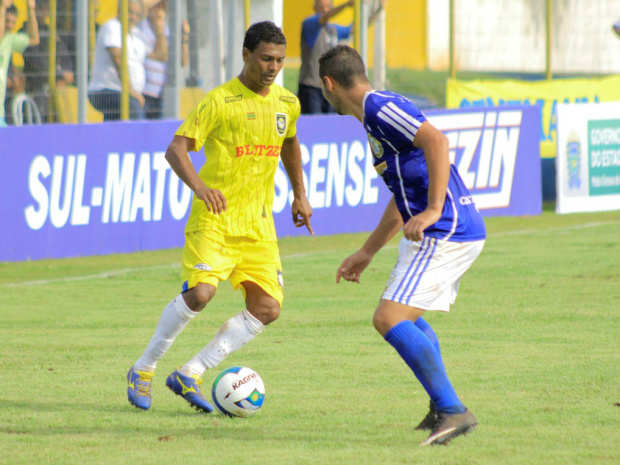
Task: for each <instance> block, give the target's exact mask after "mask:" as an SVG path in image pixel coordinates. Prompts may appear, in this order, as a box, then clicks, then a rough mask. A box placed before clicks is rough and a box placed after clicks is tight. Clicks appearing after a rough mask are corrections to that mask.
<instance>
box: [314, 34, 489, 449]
mask: <svg viewBox="0 0 620 465" xmlns="http://www.w3.org/2000/svg"><path fill="white" fill-rule="evenodd" d="M319 75H320V77H321V85H322V88H323V94H324V95H325V98H327V100H328V101H329V102H330V103H331V104H332V105H333V107H334V108H335V109H336V111H337V112H338V113H339V114H341V115H352V116H354V117H355V118H357V119H358V120H359V121H360V122H361V123H362V124H363V125H364V129H366V131H367V133H368V139H369V141H370V147H371V149H372V152H373V155H374V166H375V169H376V170H377V173H379V175H380V176H381V177H382V178H383V180H384V181H385V183H386V184H387V186H388V187H389V189H390V190H391V192H392V194H393V197H392V199H391V200H390V201H389V203H388V205H387V207H386V209H385V212H384V213H383V216H382V217H381V220H380V221H379V224H378V226H377V227H376V229H375V230H374V231H373V232H372V233H371V234H370V236H369V237H368V239H367V240H366V242H365V244H364V245H363V246H362V248H361V249H360V250H358V251H357V252H355V253H354V254H353V255H351V256H350V257H348V258H346V259H345V260H344V261H343V262H342V264H341V265H340V267H339V268H338V272H337V276H336V281H337V282H340V279H341V278H342V279H344V280H346V281H353V282H357V283H359V282H360V276H361V274H362V273H363V271H364V270H365V269H366V267H368V265H369V264H370V261H371V260H372V258H373V256H374V255H375V254H376V253H377V252H378V251H379V249H381V247H383V246H384V245H385V244H386V243H387V242H388V241H389V240H390V239H391V238H392V237H393V236H394V235H395V234H396V233H398V231H400V230H401V229H403V232H404V238H403V239H402V241H401V242H400V246H399V256H398V261H397V263H396V265H395V267H394V270H393V271H392V274H391V276H390V278H389V281H388V284H387V287H386V290H385V292H384V293H383V295H382V297H381V301H380V303H379V306H378V307H377V309H376V311H375V314H374V317H373V324H374V326H375V328H376V330H377V331H378V332H379V333H380V334H381V335H382V336H383V337H384V338H385V340H386V341H387V342H388V343H389V344H391V345H392V346H393V347H394V348H395V349H396V351H397V352H398V354H399V355H400V356H401V357H402V358H403V360H404V361H405V362H406V363H407V365H408V366H409V367H410V368H411V370H412V371H413V373H414V374H415V376H416V377H417V379H418V380H419V381H420V383H421V384H422V385H423V386H424V389H425V390H426V392H427V393H428V395H429V396H430V399H431V401H430V411H429V413H428V414H427V415H426V417H425V418H424V419H423V420H422V422H421V423H420V424H419V425H418V426H417V428H416V429H418V430H429V431H430V436H429V437H428V438H427V439H426V440H425V441H424V442H422V444H423V445H434V444H447V443H448V442H449V441H450V440H452V439H453V438H455V437H457V436H460V435H461V434H465V433H468V432H470V431H472V430H473V429H474V428H475V427H476V425H477V424H478V422H477V420H476V417H475V416H474V414H473V413H472V412H471V411H470V410H469V409H468V408H466V407H465V406H464V405H463V403H462V402H461V400H460V399H459V397H458V396H457V394H456V392H455V390H454V388H453V387H452V384H451V383H450V380H449V379H448V376H447V374H446V369H445V367H444V364H443V362H442V358H441V352H440V349H439V343H438V340H437V336H436V335H435V332H434V331H433V329H432V328H431V326H430V325H429V324H428V323H427V322H426V321H424V320H423V319H422V315H423V314H424V312H426V311H442V312H448V311H449V309H450V305H451V304H452V303H453V302H454V299H455V298H456V294H457V291H458V286H459V282H460V280H461V277H462V276H463V274H464V273H465V271H467V269H468V268H469V267H470V266H471V265H472V264H473V262H474V260H475V259H476V258H477V257H478V255H480V252H481V251H482V247H483V245H484V240H485V238H486V232H485V227H484V222H483V220H482V217H481V216H480V213H479V212H478V210H477V209H476V206H475V205H474V202H473V200H472V196H471V194H470V193H469V192H468V190H467V188H466V187H465V185H464V183H463V181H462V179H461V177H460V176H459V174H458V171H457V170H456V168H455V167H454V165H452V164H451V163H450V158H449V153H448V140H447V138H446V137H445V136H444V135H443V134H442V133H441V132H440V131H439V130H438V129H436V128H435V127H434V126H432V125H431V124H430V123H429V122H428V121H427V120H426V117H425V116H424V114H423V113H422V112H421V111H420V110H419V109H418V108H417V107H416V106H415V105H414V104H413V103H412V102H410V101H409V100H407V99H406V98H404V97H402V96H400V95H398V94H395V93H392V92H377V91H375V90H373V88H372V86H371V85H370V82H369V81H368V78H367V77H366V70H365V67H364V63H363V61H362V59H361V57H360V56H359V54H358V53H357V52H356V51H355V50H353V49H352V48H350V47H348V46H344V45H341V46H337V47H335V48H333V49H331V50H329V51H327V52H326V53H324V54H323V55H322V56H321V58H320V60H319Z"/></svg>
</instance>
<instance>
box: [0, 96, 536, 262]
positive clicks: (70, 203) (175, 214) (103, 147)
mask: <svg viewBox="0 0 620 465" xmlns="http://www.w3.org/2000/svg"><path fill="white" fill-rule="evenodd" d="M427 116H428V117H429V120H430V121H431V122H432V123H433V124H435V125H436V126H437V127H439V128H440V129H441V130H442V131H444V133H446V135H447V136H448V139H449V141H450V156H451V158H452V160H453V163H455V164H456V166H457V167H458V169H459V171H460V173H461V175H462V177H463V179H464V180H465V182H466V184H467V186H468V188H470V190H471V191H472V194H473V196H474V199H475V201H476V204H477V205H478V207H479V208H480V210H481V211H482V212H483V214H485V215H533V214H539V213H540V211H541V188H540V159H539V152H538V138H537V136H538V132H537V131H538V127H539V125H540V121H539V118H540V116H539V114H538V112H536V110H535V109H534V108H531V107H517V108H515V107H511V108H510V109H506V108H503V109H502V108H485V109H477V110H452V111H435V112H428V114H427ZM178 125H179V122H178V121H161V122H118V123H106V124H97V125H43V126H26V127H9V128H3V129H2V130H1V131H0V137H1V138H2V142H1V144H0V218H2V227H1V228H0V261H19V260H29V259H42V258H61V257H72V256H82V255H101V254H109V253H123V252H135V251H139V250H155V249H162V248H172V247H180V246H182V245H183V229H184V226H185V221H186V220H187V215H188V213H189V207H190V203H191V198H192V193H191V191H190V190H189V189H188V188H187V187H186V186H185V185H184V184H183V183H182V182H180V180H179V179H178V178H177V176H176V175H175V174H174V173H173V172H172V170H171V168H170V166H169V165H168V163H167V162H166V160H165V158H164V153H165V150H166V147H167V146H168V144H169V143H170V141H171V140H172V136H173V134H174V132H175V131H176V129H177V127H178ZM298 137H299V140H300V142H301V148H302V161H303V167H304V181H305V183H306V188H307V192H308V198H309V200H310V203H311V205H312V207H313V209H314V215H313V217H312V225H313V227H314V231H315V233H316V234H321V235H325V234H337V233H347V232H360V231H370V230H372V229H373V228H374V227H375V225H376V224H377V222H378V221H379V218H380V216H381V214H382V212H383V209H384V207H385V205H386V204H387V202H388V200H389V198H390V196H391V194H390V193H389V191H388V189H387V188H386V187H385V186H384V185H383V182H382V180H381V179H380V178H379V177H378V176H377V174H376V172H375V170H374V168H373V165H372V152H371V151H370V148H369V146H368V142H367V138H366V134H365V131H364V130H363V128H362V126H361V125H360V124H359V123H358V122H357V121H356V120H354V119H353V118H352V117H339V116H335V115H334V116H308V117H302V118H300V120H299V122H298ZM190 155H191V158H192V162H193V163H194V165H195V166H196V168H197V169H198V168H199V167H200V166H202V164H203V163H204V153H202V152H201V153H192V154H190ZM275 184H276V192H275V200H274V206H273V211H274V218H275V222H276V229H277V231H278V235H279V236H280V237H283V236H291V235H300V234H308V233H307V231H306V229H305V228H301V229H299V228H295V227H294V225H293V223H292V218H291V214H290V202H291V200H292V198H291V197H292V193H291V190H290V185H289V183H288V179H287V177H286V174H285V171H284V168H283V167H282V166H281V165H280V168H279V169H278V171H277V174H276V178H275Z"/></svg>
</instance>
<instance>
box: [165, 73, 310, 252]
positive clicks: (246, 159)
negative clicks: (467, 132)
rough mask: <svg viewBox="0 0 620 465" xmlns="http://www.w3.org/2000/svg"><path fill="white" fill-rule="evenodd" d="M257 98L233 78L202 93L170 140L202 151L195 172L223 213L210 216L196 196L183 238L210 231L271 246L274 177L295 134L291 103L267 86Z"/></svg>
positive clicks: (285, 94)
mask: <svg viewBox="0 0 620 465" xmlns="http://www.w3.org/2000/svg"><path fill="white" fill-rule="evenodd" d="M269 89H270V92H269V95H267V96H266V97H262V96H260V95H258V94H255V93H254V92H252V91H251V90H250V89H248V88H247V87H245V86H244V85H243V84H242V83H241V81H239V79H238V78H234V79H232V80H230V81H228V82H227V83H225V84H222V85H221V86H219V87H216V88H215V89H213V90H212V91H210V92H208V93H207V94H206V95H205V96H204V97H203V98H202V100H201V101H200V102H199V103H198V105H197V106H196V107H195V108H194V109H193V110H192V111H191V113H190V114H189V116H188V117H187V119H186V120H185V121H184V122H183V124H181V126H180V127H179V129H178V130H177V132H176V135H178V136H183V137H187V138H189V139H193V140H194V147H193V148H192V150H193V151H196V152H197V151H199V150H200V147H204V152H205V156H206V162H205V164H204V165H203V167H202V168H201V169H200V171H199V172H198V175H199V176H200V178H201V179H202V180H203V181H204V183H205V184H206V185H207V186H208V187H210V188H212V189H218V190H220V191H221V192H222V193H223V194H224V197H225V198H226V204H227V210H226V211H225V212H222V213H221V214H219V215H217V214H213V213H211V212H209V211H208V210H207V207H206V205H205V203H204V202H203V201H202V200H198V199H197V198H196V196H194V199H193V201H192V209H191V212H190V216H189V219H188V221H187V226H186V227H185V231H186V232H193V231H198V230H214V231H217V232H219V233H221V234H223V235H226V236H243V237H248V238H250V239H257V240H265V241H275V240H276V231H275V227H274V224H273V213H272V205H273V197H274V194H275V187H274V176H275V173H276V168H277V167H278V161H279V159H280V156H279V155H280V150H281V148H282V142H283V141H284V139H285V138H290V137H293V136H295V134H296V133H297V126H296V124H297V118H299V113H300V106H299V100H298V99H297V97H296V96H295V95H294V94H292V93H291V92H289V91H287V90H286V89H284V88H282V87H280V86H278V85H276V84H273V85H271V87H270V88H269Z"/></svg>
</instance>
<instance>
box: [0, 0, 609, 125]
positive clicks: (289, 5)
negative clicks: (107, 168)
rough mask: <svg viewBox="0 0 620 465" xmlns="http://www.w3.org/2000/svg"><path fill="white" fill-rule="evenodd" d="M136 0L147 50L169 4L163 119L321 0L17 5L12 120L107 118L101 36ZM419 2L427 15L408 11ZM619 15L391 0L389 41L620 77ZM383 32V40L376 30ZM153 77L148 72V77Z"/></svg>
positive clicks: (463, 58) (537, 4)
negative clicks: (250, 47)
mask: <svg viewBox="0 0 620 465" xmlns="http://www.w3.org/2000/svg"><path fill="white" fill-rule="evenodd" d="M5 1H6V0H5ZM135 1H139V2H141V3H142V4H144V5H146V8H145V9H144V10H143V12H142V13H143V16H142V18H140V20H141V23H140V26H139V27H140V28H141V29H142V30H143V32H142V35H143V37H146V42H148V41H149V40H150V43H151V44H150V47H151V48H150V49H149V48H148V47H147V49H148V50H152V47H154V46H155V43H156V41H155V42H154V40H155V39H154V37H155V36H154V33H153V23H152V21H151V19H149V18H150V16H149V15H148V11H149V8H150V7H155V8H161V10H162V13H163V16H164V17H165V21H164V23H165V28H164V30H165V32H164V34H165V38H166V43H167V52H166V54H164V55H163V58H162V57H160V58H162V60H160V62H161V63H165V69H164V70H163V71H162V69H161V67H159V71H158V72H159V74H158V75H157V76H156V79H159V80H160V81H161V82H160V84H161V83H162V82H163V87H160V88H158V89H160V90H159V91H157V90H156V91H155V93H157V92H159V95H157V96H156V99H159V101H158V102H157V103H159V104H161V112H160V113H156V114H155V116H156V117H158V118H181V117H184V115H186V114H187V113H188V111H189V109H190V108H191V107H192V106H193V105H194V103H195V102H196V101H197V99H198V98H199V97H200V96H201V95H202V94H203V93H204V92H205V91H206V90H208V89H210V88H212V87H214V86H216V85H218V84H220V83H221V82H224V81H225V80H227V79H230V78H231V77H233V76H234V75H236V74H237V73H238V72H239V71H240V70H241V68H242V66H243V62H242V58H241V49H242V40H243V34H244V31H245V29H246V27H247V26H248V25H249V24H250V23H253V22H256V21H260V20H265V19H269V20H272V21H274V22H275V23H276V24H283V15H286V14H287V12H289V14H290V12H291V11H292V9H295V8H299V7H300V4H301V2H302V1H303V2H304V5H305V7H308V5H311V4H312V2H313V0H162V1H159V0H36V2H35V8H34V11H31V12H29V11H28V6H27V5H28V0H13V4H14V5H15V7H16V8H17V14H16V16H17V18H16V19H17V20H16V22H15V25H14V27H13V32H17V31H20V30H21V31H22V33H24V34H28V28H29V27H28V24H31V23H32V22H33V20H36V22H37V23H38V32H39V34H38V35H39V43H38V45H33V46H30V47H28V48H27V49H26V50H25V51H24V52H23V53H22V54H13V58H12V60H11V66H10V68H9V71H8V81H7V95H6V99H5V102H3V103H4V105H5V115H6V121H7V123H9V124H28V123H39V122H41V123H51V122H58V123H78V122H99V121H102V120H103V114H102V112H101V111H98V110H97V109H95V108H94V106H93V104H92V99H89V97H88V94H89V86H91V90H92V84H93V75H94V74H97V73H95V71H96V64H95V61H96V59H97V54H98V53H100V52H99V51H98V50H97V41H98V40H99V39H100V35H101V34H102V32H101V31H102V29H105V25H106V23H108V22H109V21H111V20H114V19H115V18H116V19H117V20H119V21H120V22H121V24H123V25H124V27H125V28H127V29H125V30H128V25H129V21H130V20H131V18H130V17H128V16H129V15H128V16H125V15H123V14H122V11H130V10H131V5H132V3H133V2H135ZM342 1H344V0H342ZM342 1H338V0H335V2H334V3H335V4H336V5H338V4H339V3H342ZM374 3H376V0H357V2H356V6H355V9H354V10H355V12H357V13H358V14H360V17H363V14H364V13H363V12H364V11H367V9H368V8H370V7H371V5H372V4H374ZM412 5H416V6H417V7H419V9H420V10H422V11H421V12H420V11H417V10H416V11H415V12H414V11H411V9H412ZM360 6H361V7H362V9H361V10H360ZM364 8H366V10H364ZM119 11H121V13H120V14H119ZM360 12H361V13H360ZM413 14H417V15H420V14H423V15H426V18H427V19H426V26H425V31H424V35H425V37H426V40H425V41H422V42H424V43H422V42H421V43H422V45H420V44H417V43H403V42H402V39H400V37H403V35H402V34H401V32H402V31H400V29H402V28H405V27H406V24H407V23H406V22H405V23H403V21H402V18H404V17H406V16H407V15H413ZM549 15H551V16H549ZM614 15H615V16H614ZM618 19H620V8H618V1H617V0H432V1H431V0H426V1H424V0H416V1H415V2H412V1H411V0H389V1H388V5H387V10H386V14H385V25H384V28H383V29H384V31H385V32H382V34H384V36H385V42H384V45H382V46H381V47H384V48H383V50H385V47H387V49H388V50H389V49H390V48H393V47H397V48H399V49H401V48H402V49H411V48H412V47H417V46H422V47H425V48H426V52H425V56H426V59H425V60H424V61H425V67H426V68H428V69H430V70H447V69H449V68H451V69H452V70H453V71H454V72H456V71H482V72H486V71H498V72H502V71H503V72H520V73H544V72H545V71H547V74H548V75H550V74H552V73H591V74H597V73H598V74H601V73H615V72H620V37H618V36H615V35H614V34H613V32H612V28H611V26H612V24H613V22H615V21H617V20H618ZM149 29H150V33H149V32H148V31H149ZM355 30H356V31H358V36H359V35H362V34H364V29H363V28H358V27H356V28H355ZM144 31H146V32H144ZM360 31H362V32H361V33H360ZM285 32H286V34H287V36H288V38H289V41H291V42H292V41H297V40H299V39H298V38H299V30H298V29H292V28H291V27H288V29H287V30H286V31H285ZM149 34H150V35H149ZM120 35H121V36H122V37H126V35H124V34H122V33H120ZM374 36H375V37H374V40H377V39H378V37H377V36H378V34H377V29H376V28H375V34H374ZM450 38H452V40H450ZM360 39H364V37H361V38H360ZM379 39H380V37H379ZM123 43H124V44H125V46H122V45H121V47H120V48H121V51H122V53H123V56H122V59H121V65H123V64H125V63H127V62H128V59H127V58H126V57H125V54H127V55H128V56H130V57H131V43H128V42H127V39H125V41H124V42H123ZM354 43H355V44H356V45H357V46H358V47H362V48H363V47H367V48H370V49H373V50H374V56H375V60H374V61H377V60H376V56H377V55H380V56H382V55H385V53H383V54H382V53H381V50H382V49H381V47H379V48H377V47H374V48H373V45H372V44H368V43H366V42H364V40H357V39H356V40H355V41H354ZM289 57H290V58H296V57H292V56H290V55H289ZM383 58H385V57H384V56H383ZM450 58H451V59H450ZM1 59H2V57H0V61H1ZM156 61H157V60H155V62H156ZM153 64H154V61H153V60H151V62H149V63H146V72H147V73H149V72H151V71H152V70H151V69H150V68H152V67H153V66H152V65H153ZM155 65H157V63H155ZM388 65H389V63H388ZM155 68H157V66H155ZM119 71H120V75H121V76H122V77H123V79H122V80H121V81H122V84H123V85H122V88H123V89H124V91H123V92H121V98H122V100H121V101H122V107H121V108H122V114H121V118H129V117H131V105H130V103H131V95H130V94H131V92H130V87H131V72H132V71H131V66H125V65H123V66H121V67H120V69H119ZM285 72H286V70H285ZM162 73H163V74H162ZM375 74H376V70H375ZM152 79H153V77H152V76H150V75H147V77H146V81H147V83H148V82H149V80H152ZM280 83H282V81H280ZM142 90H143V89H142ZM289 90H291V91H293V92H295V91H296V90H297V89H296V88H291V89H289ZM151 97H152V96H151ZM144 99H146V97H143V98H141V99H139V100H144ZM147 100H148V99H147Z"/></svg>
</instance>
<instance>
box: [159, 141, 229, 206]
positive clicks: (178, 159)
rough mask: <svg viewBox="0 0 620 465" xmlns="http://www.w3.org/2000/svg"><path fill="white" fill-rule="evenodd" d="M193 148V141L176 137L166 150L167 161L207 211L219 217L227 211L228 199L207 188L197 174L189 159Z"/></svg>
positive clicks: (218, 192) (217, 191) (215, 190)
mask: <svg viewBox="0 0 620 465" xmlns="http://www.w3.org/2000/svg"><path fill="white" fill-rule="evenodd" d="M193 147H194V140H193V139H189V138H187V137H183V136H174V139H172V142H170V145H169V146H168V149H167V150H166V160H167V161H168V163H169V164H170V167H171V168H172V171H174V172H175V173H176V175H177V176H178V177H179V178H180V179H181V181H183V182H184V183H185V184H186V185H187V187H189V188H190V189H191V190H192V191H193V192H194V194H196V197H198V198H199V199H201V200H202V201H203V202H204V203H205V205H206V206H207V210H209V211H210V212H213V213H217V214H218V215H219V214H220V213H222V212H223V211H226V198H225V197H224V194H222V193H221V192H220V191H219V190H217V189H211V188H209V187H207V186H206V185H205V183H204V182H203V181H202V179H200V177H199V176H198V174H197V173H196V170H195V169H194V165H193V164H192V160H191V159H190V158H189V152H190V151H191V150H192V149H193Z"/></svg>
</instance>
